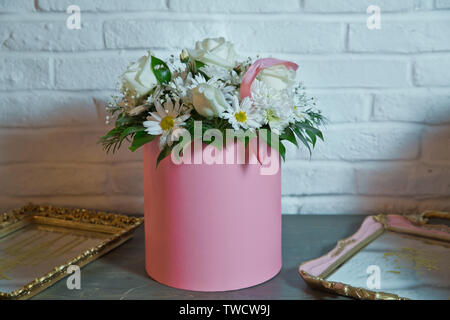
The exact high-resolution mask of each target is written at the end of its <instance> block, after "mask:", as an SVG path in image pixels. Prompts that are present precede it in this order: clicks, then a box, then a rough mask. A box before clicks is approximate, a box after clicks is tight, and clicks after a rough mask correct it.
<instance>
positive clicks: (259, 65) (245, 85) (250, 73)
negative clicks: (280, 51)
mask: <svg viewBox="0 0 450 320" xmlns="http://www.w3.org/2000/svg"><path fill="white" fill-rule="evenodd" d="M279 64H282V65H284V66H285V67H286V68H287V69H288V70H294V71H296V70H297V69H298V65H297V64H295V63H294V62H290V61H284V60H278V59H275V58H263V59H258V60H256V61H255V62H254V63H253V64H252V65H251V66H250V68H248V70H247V72H246V73H245V74H244V77H243V78H242V83H241V91H240V94H241V99H244V98H245V97H251V95H252V94H251V92H250V89H251V87H252V83H253V81H254V80H255V78H256V76H257V75H258V73H259V72H260V71H261V70H263V69H265V68H269V67H272V66H276V65H279Z"/></svg>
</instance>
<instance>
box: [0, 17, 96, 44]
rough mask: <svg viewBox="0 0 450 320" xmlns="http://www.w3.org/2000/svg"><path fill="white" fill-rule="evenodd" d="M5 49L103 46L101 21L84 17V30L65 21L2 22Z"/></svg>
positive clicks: (0, 27) (82, 26)
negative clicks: (69, 26) (72, 26)
mask: <svg viewBox="0 0 450 320" xmlns="http://www.w3.org/2000/svg"><path fill="white" fill-rule="evenodd" d="M0 29H2V30H3V31H2V34H4V33H6V34H7V38H5V37H4V36H3V37H2V38H0V39H2V41H1V42H0V47H1V48H2V50H14V51H29V50H45V51H75V50H94V49H101V48H103V35H102V24H101V22H96V21H85V20H82V24H81V29H79V30H71V29H68V28H67V26H66V21H65V20H61V21H52V22H49V21H47V22H12V21H5V22H2V23H0Z"/></svg>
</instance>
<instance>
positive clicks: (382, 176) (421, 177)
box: [356, 163, 450, 196]
mask: <svg viewBox="0 0 450 320" xmlns="http://www.w3.org/2000/svg"><path fill="white" fill-rule="evenodd" d="M356 177H357V189H358V193H361V194H365V195H386V196H394V195H395V196H399V195H416V196H426V195H449V194H450V165H449V166H437V165H428V164H404V163H400V164H399V163H388V164H383V165H378V166H376V167H373V166H372V167H370V166H364V167H362V168H358V169H356Z"/></svg>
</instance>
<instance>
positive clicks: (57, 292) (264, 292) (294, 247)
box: [33, 215, 364, 300]
mask: <svg viewBox="0 0 450 320" xmlns="http://www.w3.org/2000/svg"><path fill="white" fill-rule="evenodd" d="M363 220H364V216H351V215H339V216H337V215H334V216H330V215H296V216H292V215H283V268H282V269H281V272H280V273H279V274H278V275H277V276H275V277H274V278H273V279H271V280H269V281H267V282H265V283H263V284H260V285H257V286H254V287H251V288H247V289H241V290H235V291H228V292H214V293H209V292H208V293H206V292H193V291H186V290H179V289H174V288H170V287H167V286H165V285H162V284H160V283H158V282H156V281H154V280H152V279H151V278H149V277H148V276H147V274H146V272H145V269H144V264H145V253H144V228H143V226H140V227H139V228H138V229H137V230H136V233H135V235H134V237H133V238H132V239H131V240H129V241H127V242H126V243H124V244H123V245H121V246H120V247H118V248H116V249H114V250H112V251H111V252H109V253H108V254H106V255H105V256H103V257H101V258H100V259H98V260H96V261H94V262H92V263H90V264H88V265H86V266H85V267H83V268H82V269H81V289H79V290H76V289H73V290H69V289H68V288H67V285H66V279H63V280H60V281H59V282H57V283H55V284H54V285H53V286H52V287H50V288H48V289H46V290H44V291H43V292H41V293H40V294H38V295H36V296H35V297H34V298H33V299H117V300H119V299H236V300H241V299H345V298H342V297H337V296H334V295H331V294H327V293H323V292H320V291H317V290H313V289H311V288H309V287H308V286H307V285H306V284H305V283H304V281H303V280H302V279H301V277H300V276H299V274H298V272H297V269H298V266H299V264H300V263H302V262H304V261H307V260H310V259H314V258H317V257H319V256H321V255H323V254H325V253H327V252H329V251H330V250H331V249H333V248H334V247H335V245H336V242H337V241H338V240H340V239H343V238H346V237H348V236H350V235H352V234H353V233H354V232H356V230H357V229H358V227H359V226H360V225H361V223H362V221H363Z"/></svg>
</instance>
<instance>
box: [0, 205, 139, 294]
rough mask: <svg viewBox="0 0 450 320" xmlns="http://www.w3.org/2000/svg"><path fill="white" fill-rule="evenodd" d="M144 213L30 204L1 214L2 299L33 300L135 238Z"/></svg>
mask: <svg viewBox="0 0 450 320" xmlns="http://www.w3.org/2000/svg"><path fill="white" fill-rule="evenodd" d="M143 220H144V219H143V218H136V217H132V216H126V215H119V214H113V213H106V212H99V211H94V210H86V209H68V208H58V207H52V206H38V205H34V204H29V205H27V206H24V207H22V208H20V209H17V210H11V211H8V212H5V213H3V214H2V215H0V299H28V298H30V297H32V296H33V295H35V294H37V293H39V292H40V291H42V290H44V289H45V288H47V287H49V286H51V285H52V284H53V283H55V282H56V281H58V280H60V279H62V278H64V277H65V276H67V275H68V274H67V268H68V267H69V266H71V265H76V266H78V267H82V266H84V265H86V264H88V263H89V262H91V261H93V260H95V259H97V258H98V257H100V256H101V255H103V254H105V253H107V252H108V251H110V250H112V249H114V248H115V247H117V246H119V245H120V244H122V243H123V242H125V241H127V240H128V239H130V238H131V237H132V235H133V232H134V230H135V229H136V228H137V227H138V226H139V225H140V224H141V223H142V222H143Z"/></svg>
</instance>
